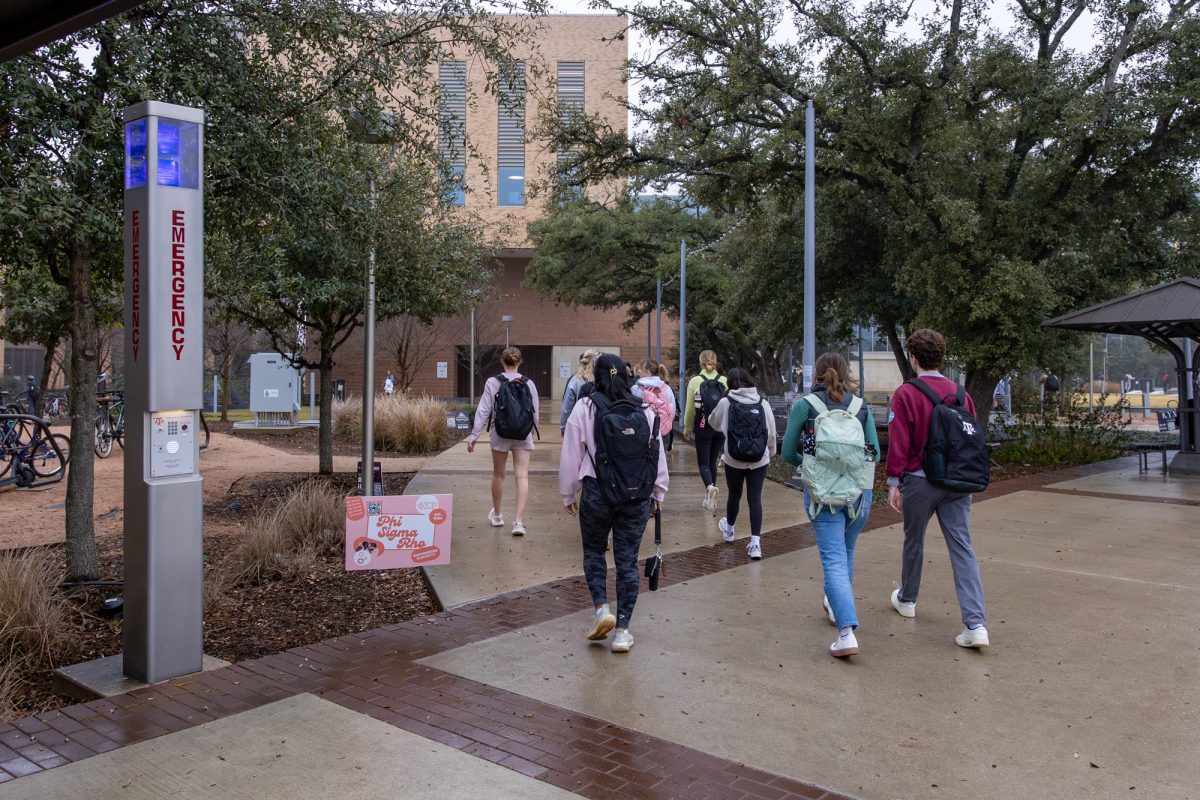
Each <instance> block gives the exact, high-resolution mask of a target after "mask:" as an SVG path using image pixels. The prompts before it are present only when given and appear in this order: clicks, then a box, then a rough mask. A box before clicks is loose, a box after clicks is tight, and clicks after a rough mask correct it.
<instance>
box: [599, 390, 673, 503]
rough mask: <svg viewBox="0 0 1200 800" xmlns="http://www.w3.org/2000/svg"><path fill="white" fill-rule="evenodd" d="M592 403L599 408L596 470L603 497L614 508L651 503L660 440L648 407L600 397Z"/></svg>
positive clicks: (627, 401) (628, 401)
mask: <svg viewBox="0 0 1200 800" xmlns="http://www.w3.org/2000/svg"><path fill="white" fill-rule="evenodd" d="M591 402H592V404H593V405H594V406H595V407H596V422H595V429H594V434H593V435H594V439H595V442H596V452H595V454H593V456H592V467H593V468H594V469H595V471H596V482H597V483H599V484H600V492H601V494H603V495H604V499H605V500H606V501H607V502H608V503H609V504H610V505H614V506H622V505H628V504H630V503H642V502H645V501H646V500H649V499H650V497H651V496H652V495H653V494H654V483H655V480H656V479H657V478H658V446H659V444H658V443H659V438H658V436H657V435H656V431H655V430H654V429H652V428H651V427H650V422H649V420H647V419H646V411H645V407H644V406H642V405H641V404H640V403H636V402H633V401H631V400H618V401H616V402H615V403H614V402H611V401H609V400H608V398H606V397H605V396H604V395H602V394H600V393H596V394H594V395H592V397H591ZM656 424H657V423H656Z"/></svg>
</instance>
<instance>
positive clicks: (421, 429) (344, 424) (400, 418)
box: [333, 395, 450, 454]
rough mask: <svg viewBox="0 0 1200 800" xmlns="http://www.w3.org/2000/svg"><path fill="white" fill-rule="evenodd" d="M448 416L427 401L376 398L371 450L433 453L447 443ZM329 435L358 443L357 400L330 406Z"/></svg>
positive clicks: (359, 417)
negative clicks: (331, 430)
mask: <svg viewBox="0 0 1200 800" xmlns="http://www.w3.org/2000/svg"><path fill="white" fill-rule="evenodd" d="M449 413H450V411H449V408H448V407H447V406H446V404H445V403H443V402H442V401H440V400H434V399H433V398H430V397H411V396H408V395H392V396H390V397H389V396H386V395H384V396H380V397H377V398H376V400H375V446H376V447H377V448H379V449H380V450H386V451H391V452H399V453H414V454H424V453H436V452H438V451H439V450H442V449H443V448H445V446H446V444H447V443H448V442H449V438H450V433H449V429H448V428H447V427H446V416H447V415H448V414H449ZM333 433H334V436H337V437H339V438H342V439H348V440H350V441H362V400H361V399H357V398H353V397H351V398H348V399H347V400H346V401H345V402H344V403H339V402H335V403H334V404H333Z"/></svg>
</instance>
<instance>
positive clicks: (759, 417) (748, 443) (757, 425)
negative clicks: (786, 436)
mask: <svg viewBox="0 0 1200 800" xmlns="http://www.w3.org/2000/svg"><path fill="white" fill-rule="evenodd" d="M725 451H726V452H727V453H729V457H730V458H732V459H734V460H736V461H748V462H755V461H758V460H759V459H760V458H762V457H763V454H764V453H766V452H767V419H766V416H765V415H764V414H763V403H762V401H761V400H760V401H759V402H757V403H739V402H737V401H736V400H730V401H729V433H728V434H727V435H726V437H725Z"/></svg>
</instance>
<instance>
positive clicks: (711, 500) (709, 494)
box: [704, 483, 717, 511]
mask: <svg viewBox="0 0 1200 800" xmlns="http://www.w3.org/2000/svg"><path fill="white" fill-rule="evenodd" d="M704 507H705V508H707V509H708V510H710V511H716V510H717V485H716V484H715V483H714V484H713V485H712V486H710V487H708V491H706V492H705V493H704Z"/></svg>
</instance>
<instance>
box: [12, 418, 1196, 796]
mask: <svg viewBox="0 0 1200 800" xmlns="http://www.w3.org/2000/svg"><path fill="white" fill-rule="evenodd" d="M680 450H681V451H683V452H680V453H679V454H678V455H677V456H676V458H679V459H681V460H682V463H681V464H680V466H681V468H682V469H683V472H682V473H680V472H679V470H676V471H675V474H673V476H672V480H673V483H672V486H673V490H672V493H671V496H670V497H669V498H668V502H667V509H668V511H670V512H671V513H670V514H669V515H668V516H667V520H669V523H668V532H667V536H666V538H667V540H668V547H669V548H670V549H671V553H670V555H668V560H667V573H666V575H665V577H664V581H663V585H662V587H661V589H660V591H658V592H654V593H651V592H643V594H642V596H641V598H640V600H639V605H638V609H637V614H636V616H635V618H634V622H633V625H632V626H631V628H632V630H633V631H634V633H635V635H636V637H637V646H636V647H635V648H634V650H633V652H631V653H629V654H628V655H615V654H613V653H611V652H610V651H609V649H608V648H607V647H605V646H604V644H603V643H588V642H586V641H585V640H584V638H583V634H584V632H585V628H586V624H587V621H588V618H589V617H590V602H589V600H588V596H587V590H586V587H585V585H584V582H583V581H582V579H581V578H580V577H578V566H577V559H578V555H577V553H576V552H575V551H577V550H578V548H579V545H578V538H577V537H578V534H577V533H576V531H577V528H575V526H574V520H570V519H569V518H566V517H565V516H560V515H561V512H557V514H556V508H555V505H556V504H557V503H559V502H560V501H559V500H558V498H557V492H556V491H551V490H552V489H553V483H552V481H553V477H552V473H553V472H554V469H553V468H554V467H555V466H556V464H553V463H551V462H552V461H553V457H552V456H551V453H552V452H553V451H554V444H553V442H552V441H551V440H550V438H549V437H547V439H546V440H545V441H544V442H543V446H542V448H541V450H540V452H539V454H538V455H537V456H536V457H535V462H534V464H535V476H534V481H535V486H536V487H537V488H536V489H535V492H534V497H535V498H537V499H536V505H535V504H534V503H531V505H530V512H529V513H528V514H527V521H528V523H529V525H530V534H529V535H528V536H526V537H525V538H524V539H520V540H513V538H512V537H511V535H510V534H509V533H508V530H507V529H504V530H495V529H492V528H490V527H489V526H487V523H486V520H484V519H483V518H482V517H483V515H484V514H486V512H487V508H488V506H489V505H490V502H489V501H488V499H487V474H488V471H489V470H488V467H489V461H487V460H486V459H488V455H487V453H486V452H482V453H479V452H477V453H476V454H475V455H474V456H471V457H468V456H467V455H466V453H465V448H461V447H460V448H456V449H455V450H452V451H450V452H448V453H447V454H445V455H444V456H443V457H440V458H439V459H436V460H435V461H434V462H432V463H431V464H429V465H428V467H427V469H426V470H424V471H423V472H422V473H421V475H420V476H418V478H417V479H416V481H415V483H416V487H417V490H434V489H436V490H437V491H454V492H455V493H456V497H455V501H456V509H455V513H456V516H457V519H458V521H459V524H458V525H456V528H455V533H454V535H455V542H454V559H455V562H456V563H455V564H454V565H453V568H451V569H443V570H441V571H439V572H438V573H435V574H434V575H433V576H432V580H434V581H435V585H437V586H438V591H439V593H440V594H442V595H443V599H446V598H450V601H451V602H452V603H453V602H454V601H457V603H459V604H458V605H456V606H455V607H454V608H452V609H451V610H449V611H446V612H443V613H441V614H437V615H434V616H430V617H426V618H420V619H416V620H412V621H410V622H406V623H403V624H400V625H393V626H388V627H386V628H383V629H379V630H375V631H367V632H364V633H362V634H358V635H355V636H347V637H342V638H341V639H337V640H332V641H327V642H321V643H318V644H315V645H312V646H309V647H304V648H296V649H295V650H291V651H288V652H286V653H280V654H277V655H274V656H269V657H266V658H263V659H257V660H255V661H249V662H244V663H242V664H238V665H235V666H232V667H227V668H225V669H222V670H217V671H214V672H211V673H206V674H204V675H201V676H197V677H194V678H187V679H180V680H178V681H172V682H168V683H164V684H159V685H156V686H152V687H149V688H148V689H144V690H140V691H137V692H132V693H130V694H129V695H124V696H120V697H117V698H112V699H110V700H106V701H95V702H93V703H88V704H84V705H81V706H74V707H71V708H68V709H64V710H63V711H61V712H51V713H49V714H43V715H39V716H37V717H33V718H30V719H27V720H21V721H18V722H16V723H13V724H10V725H0V800H8V799H9V798H27V797H38V798H68V797H71V798H74V797H88V798H95V799H96V800H107V799H108V798H117V797H122V798H124V797H142V796H144V797H157V796H162V795H164V794H166V793H167V792H168V791H169V792H173V793H179V794H180V795H182V796H194V797H225V796H231V797H233V796H255V797H259V796H261V797H282V796H288V797H308V796H312V797H317V796H344V797H367V796H378V795H382V794H384V793H389V794H396V788H397V787H400V788H401V791H402V792H403V791H404V790H408V791H409V792H414V794H413V796H417V795H418V794H419V795H420V796H428V797H436V798H477V797H489V798H491V797H496V798H507V797H514V798H522V797H557V796H564V794H565V796H584V797H590V798H631V799H632V798H650V797H658V798H679V799H680V800H706V799H707V798H731V799H733V800H751V799H752V798H759V799H762V798H828V799H830V800H832V799H833V798H844V797H861V798H870V799H871V800H894V798H910V799H912V800H922V799H924V798H952V799H953V800H958V799H959V798H983V799H984V800H1024V799H1025V798H1034V797H1036V798H1049V799H1051V800H1074V799H1075V798H1116V797H1122V798H1163V800H1166V799H1167V798H1171V800H1176V799H1178V798H1184V800H1186V799H1187V798H1193V799H1195V798H1200V791H1198V787H1200V758H1197V756H1198V755H1200V751H1198V749H1197V748H1198V745H1197V739H1196V734H1195V732H1196V730H1197V729H1200V727H1198V723H1200V667H1198V666H1197V665H1198V664H1200V661H1198V659H1197V656H1198V655H1200V652H1198V651H1200V576H1198V575H1197V571H1196V568H1195V565H1196V564H1197V563H1200V536H1198V535H1197V530H1198V528H1197V523H1196V520H1197V519H1198V518H1200V480H1197V479H1172V478H1163V477H1161V476H1158V475H1141V476H1139V475H1138V474H1137V471H1136V463H1135V461H1134V460H1133V459H1125V460H1122V461H1118V462H1109V463H1107V464H1100V465H1091V466H1088V467H1081V468H1075V469H1071V470H1065V471H1063V472H1061V473H1055V474H1045V475H1039V476H1033V477H1029V478H1022V479H1016V480H1011V481H1003V482H999V483H997V484H995V485H994V486H993V488H992V489H990V490H989V492H988V493H986V494H985V495H982V496H980V497H979V498H978V499H977V503H976V506H975V511H974V515H973V523H972V527H973V533H974V539H975V545H976V549H977V551H978V553H979V556H980V560H981V566H982V571H983V579H984V587H985V591H986V594H987V600H988V614H989V619H988V622H989V628H990V630H991V634H992V647H991V648H989V649H988V650H986V651H983V652H975V651H966V650H963V649H961V648H958V647H957V646H955V645H954V643H953V636H954V634H955V633H957V632H958V630H959V629H960V627H961V623H960V621H959V619H958V608H957V603H956V602H955V599H954V589H953V584H952V580H951V577H950V571H949V567H948V559H947V556H946V552H945V547H944V545H943V544H942V543H941V541H940V540H939V537H938V535H937V530H936V527H934V529H933V530H932V531H931V533H930V536H929V538H928V548H927V551H926V553H927V555H926V558H927V567H926V570H925V580H924V583H923V585H922V591H921V597H920V601H919V603H918V605H917V617H916V618H915V619H904V618H901V617H899V616H898V615H897V614H895V612H894V611H892V609H891V607H890V605H889V603H888V595H889V594H890V591H891V583H892V581H893V580H895V579H897V577H898V572H899V548H900V542H901V533H900V530H899V526H898V525H897V524H896V522H897V518H896V517H895V516H893V515H891V514H890V512H887V511H880V510H879V509H876V511H875V512H874V513H875V516H874V518H873V519H872V520H871V522H870V523H869V530H868V532H867V533H865V534H864V535H863V538H862V539H861V541H860V545H859V550H858V559H857V572H856V580H855V588H856V597H857V601H858V606H859V616H860V620H861V626H860V629H859V632H858V633H859V641H860V643H861V645H862V654H861V655H859V656H857V657H854V658H852V659H849V660H842V661H839V660H834V659H832V658H830V657H829V655H828V654H827V652H826V648H827V646H828V644H829V642H830V641H831V640H832V629H831V628H830V627H829V626H828V625H827V623H826V621H825V619H824V615H823V613H822V611H821V608H820V596H821V571H820V565H819V563H818V560H817V558H816V552H815V548H814V547H813V540H812V536H811V530H810V528H809V526H807V525H798V524H796V523H797V522H798V521H799V519H800V518H801V514H802V511H801V509H800V499H799V495H798V494H797V493H795V492H793V491H792V490H788V489H783V488H780V487H777V486H773V485H772V486H770V489H769V492H770V502H769V505H770V506H771V507H772V513H773V514H774V515H775V516H773V518H772V522H771V523H770V524H771V525H774V526H782V527H775V529H774V530H772V531H770V532H769V533H768V534H767V535H766V536H765V537H764V551H765V556H766V557H765V558H764V559H763V560H762V561H760V562H753V563H750V562H748V561H747V559H746V556H745V550H744V546H743V543H742V542H737V543H734V544H724V543H722V542H720V541H719V535H718V534H717V533H716V529H715V520H714V519H713V518H712V516H711V515H709V514H707V513H706V512H703V511H701V510H700V509H699V499H700V497H699V486H698V484H699V481H698V480H697V479H695V478H692V477H691V476H690V471H691V470H690V469H689V468H688V465H687V457H688V455H689V453H687V452H686V449H685V448H680ZM510 485H511V484H510ZM422 486H424V487H425V488H424V489H421V488H420V487H422ZM509 495H510V497H509V498H508V499H506V511H509V514H510V515H511V511H510V508H511V492H509ZM543 495H544V496H543ZM739 527H740V526H739ZM739 533H741V534H743V535H744V533H745V532H744V531H739ZM573 565H575V566H573ZM572 570H574V573H573V572H572ZM535 584H536V585H535ZM496 592H502V593H501V594H496ZM472 598H482V599H472ZM317 698H320V699H319V700H318V699H317ZM330 703H332V704H335V706H336V707H340V708H337V709H336V710H334V709H332V708H330V707H329V704H330ZM395 729H401V731H403V732H407V734H406V735H398V734H399V733H400V732H397V735H395V736H391V735H389V734H388V731H391V730H395ZM325 734H327V735H325ZM138 742H141V743H142V744H137V743H138ZM131 745H132V746H131ZM137 748H141V749H137ZM109 751H115V752H109ZM456 751H457V752H456ZM98 753H99V754H100V755H97V754H98ZM397 761H400V762H402V763H403V764H404V765H405V770H403V771H401V772H397V771H396V770H394V769H392V766H394V764H395V763H396V762H397ZM68 762H71V765H70V766H65V767H62V768H59V769H54V767H59V765H63V764H67V763H68ZM76 762H77V763H76ZM24 775H29V776H31V777H19V776H24ZM481 787H486V789H485V788H481ZM556 790H563V791H562V792H558V791H556ZM239 791H240V793H239ZM406 796H407V795H406Z"/></svg>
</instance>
